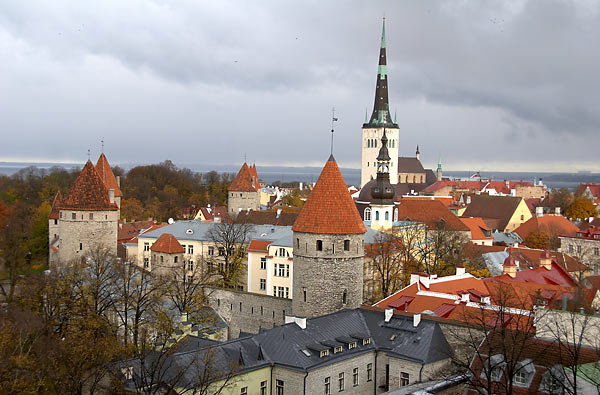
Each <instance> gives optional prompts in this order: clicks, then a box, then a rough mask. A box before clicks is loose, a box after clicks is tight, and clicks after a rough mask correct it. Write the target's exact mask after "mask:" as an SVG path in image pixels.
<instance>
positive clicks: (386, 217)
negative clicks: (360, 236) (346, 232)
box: [366, 130, 397, 230]
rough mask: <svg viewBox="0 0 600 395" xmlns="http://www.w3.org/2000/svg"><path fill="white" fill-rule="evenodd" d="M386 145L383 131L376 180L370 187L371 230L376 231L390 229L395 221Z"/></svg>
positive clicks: (392, 188)
mask: <svg viewBox="0 0 600 395" xmlns="http://www.w3.org/2000/svg"><path fill="white" fill-rule="evenodd" d="M387 143H388V139H387V136H386V131H385V130H384V131H383V137H381V148H379V155H377V178H376V180H375V183H374V184H373V186H372V187H371V197H372V199H371V228H373V229H378V230H387V229H391V228H392V224H393V222H394V220H395V218H394V217H396V216H397V214H396V212H395V211H394V197H395V195H396V192H395V190H394V187H392V185H391V184H390V162H391V158H390V155H389V153H388V148H387ZM369 185H371V184H369ZM366 187H368V185H367V186H366Z"/></svg>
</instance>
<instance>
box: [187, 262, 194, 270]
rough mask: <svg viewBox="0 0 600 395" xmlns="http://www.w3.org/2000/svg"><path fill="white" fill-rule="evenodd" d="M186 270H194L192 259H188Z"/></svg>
mask: <svg viewBox="0 0 600 395" xmlns="http://www.w3.org/2000/svg"><path fill="white" fill-rule="evenodd" d="M188 270H189V271H190V272H193V271H194V261H189V262H188Z"/></svg>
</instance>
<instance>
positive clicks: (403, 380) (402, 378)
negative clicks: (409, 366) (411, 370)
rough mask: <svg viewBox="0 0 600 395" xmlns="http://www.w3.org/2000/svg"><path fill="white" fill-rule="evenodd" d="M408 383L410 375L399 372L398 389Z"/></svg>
mask: <svg viewBox="0 0 600 395" xmlns="http://www.w3.org/2000/svg"><path fill="white" fill-rule="evenodd" d="M409 383H410V374H408V373H406V372H400V387H406V386H407V385H408V384H409Z"/></svg>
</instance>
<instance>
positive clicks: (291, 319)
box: [285, 315, 296, 324]
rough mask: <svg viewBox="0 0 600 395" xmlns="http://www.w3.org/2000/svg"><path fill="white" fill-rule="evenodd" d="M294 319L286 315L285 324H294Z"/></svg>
mask: <svg viewBox="0 0 600 395" xmlns="http://www.w3.org/2000/svg"><path fill="white" fill-rule="evenodd" d="M295 318H296V317H294V316H293V315H286V316H285V323H286V324H289V323H290V322H294V320H295Z"/></svg>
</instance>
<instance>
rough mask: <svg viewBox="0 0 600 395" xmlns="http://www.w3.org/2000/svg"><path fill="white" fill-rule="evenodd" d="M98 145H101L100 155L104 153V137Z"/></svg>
mask: <svg viewBox="0 0 600 395" xmlns="http://www.w3.org/2000/svg"><path fill="white" fill-rule="evenodd" d="M100 143H102V153H104V137H102V140H100Z"/></svg>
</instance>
